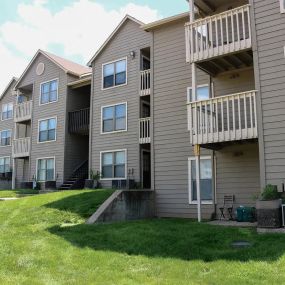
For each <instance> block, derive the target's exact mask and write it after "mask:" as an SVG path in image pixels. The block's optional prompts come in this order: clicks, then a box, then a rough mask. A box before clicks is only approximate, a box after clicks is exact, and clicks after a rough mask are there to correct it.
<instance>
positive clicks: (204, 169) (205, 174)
mask: <svg viewBox="0 0 285 285" xmlns="http://www.w3.org/2000/svg"><path fill="white" fill-rule="evenodd" d="M188 176H189V177H188V179H189V185H188V187H189V203H190V204H196V203H197V188H196V185H197V183H196V161H195V157H189V159H188ZM213 181H214V179H213V162H212V158H211V156H202V157H201V160H200V186H201V201H202V204H212V203H213V196H214V194H213V189H214V187H213V185H214V182H213Z"/></svg>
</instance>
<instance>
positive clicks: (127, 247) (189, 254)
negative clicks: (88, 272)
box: [49, 195, 285, 262]
mask: <svg viewBox="0 0 285 285" xmlns="http://www.w3.org/2000/svg"><path fill="white" fill-rule="evenodd" d="M87 197H88V195H87ZM49 231H50V232H51V233H52V234H54V235H57V236H59V237H61V238H64V239H65V240H67V241H69V242H70V243H71V244H73V245H74V246H77V247H81V248H84V247H88V248H91V249H94V250H103V251H112V252H118V253H124V254H129V255H144V256H148V257H162V258H177V259H181V260H202V261H205V262H211V261H215V260H228V261H240V262H247V261H249V260H255V261H268V262H270V261H275V260H277V259H278V258H279V257H280V256H282V255H283V253H284V252H285V236H282V235H257V234H256V232H255V230H252V229H240V228H225V227H218V226H210V225H207V224H198V223H196V222H192V221H189V220H182V219H156V220H155V219H154V220H148V221H138V222H124V223H116V224H106V225H96V226H95V225H91V226H90V225H84V224H81V225H76V226H70V227H61V226H54V227H52V228H50V229H49ZM236 240H247V241H250V242H251V243H252V244H253V246H252V247H251V248H247V249H234V248H233V247H232V246H231V243H232V242H233V241H236Z"/></svg>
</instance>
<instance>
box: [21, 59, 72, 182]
mask: <svg viewBox="0 0 285 285" xmlns="http://www.w3.org/2000/svg"><path fill="white" fill-rule="evenodd" d="M39 62H43V63H44V64H45V70H44V73H43V74H42V75H40V76H38V75H36V67H37V65H38V63H39ZM53 79H58V101H57V102H54V103H51V104H46V105H41V106H40V105H39V101H40V84H41V83H43V82H46V81H49V80H53ZM29 84H33V86H34V87H33V114H32V124H31V126H32V131H31V136H32V139H31V155H30V166H29V171H28V172H29V174H28V175H26V174H25V176H28V180H32V179H33V177H34V176H35V175H36V162H37V159H38V158H43V157H55V161H56V165H55V168H56V170H55V173H56V178H57V185H58V186H59V185H60V184H61V183H62V181H63V176H64V143H65V123H66V93H67V86H66V84H67V75H66V73H65V72H64V71H63V70H62V69H60V68H59V67H58V66H56V65H55V64H54V63H53V62H51V61H50V60H48V59H47V58H46V57H44V56H43V55H41V54H40V55H39V56H38V57H37V58H36V59H35V60H34V62H33V64H32V66H31V67H30V69H29V70H28V72H27V73H26V74H25V76H24V77H23V78H22V80H21V82H20V84H19V86H18V87H19V88H20V87H23V86H26V85H29ZM50 117H56V118H57V131H56V141H55V142H47V143H38V120H41V119H45V118H50ZM24 172H25V173H26V171H24ZM19 175H20V176H22V173H19ZM17 178H18V179H21V177H18V175H17Z"/></svg>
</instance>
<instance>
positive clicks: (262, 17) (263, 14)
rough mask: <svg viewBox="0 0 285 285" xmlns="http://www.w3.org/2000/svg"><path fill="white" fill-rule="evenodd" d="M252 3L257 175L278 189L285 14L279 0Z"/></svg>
mask: <svg viewBox="0 0 285 285" xmlns="http://www.w3.org/2000/svg"><path fill="white" fill-rule="evenodd" d="M252 3H253V8H254V10H253V16H254V18H255V30H256V37H257V42H256V45H257V50H258V52H257V51H255V56H256V57H255V58H256V59H257V62H256V65H257V64H258V65H257V68H258V72H259V77H258V78H257V82H258V83H259V85H260V86H259V87H258V88H260V97H261V110H262V119H263V125H262V126H261V128H262V132H263V137H262V138H261V140H260V141H261V142H260V148H261V151H262V152H263V153H262V154H263V155H264V161H261V163H262V164H263V167H264V168H263V167H262V168H261V169H262V170H263V171H262V172H261V175H262V176H265V183H271V184H275V185H278V187H279V190H281V189H282V183H284V181H285V160H284V158H285V131H284V130H285V129H284V125H285V115H284V109H285V93H284V89H285V79H284V74H285V59H284V43H285V33H284V30H285V14H281V13H280V5H279V1H275V0H268V1H262V0H252ZM263 142H264V148H263Z"/></svg>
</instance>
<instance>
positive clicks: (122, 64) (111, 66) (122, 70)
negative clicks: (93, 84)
mask: <svg viewBox="0 0 285 285" xmlns="http://www.w3.org/2000/svg"><path fill="white" fill-rule="evenodd" d="M126 83H127V59H123V60H119V61H114V62H112V63H107V64H104V65H103V88H104V89H105V88H110V87H114V86H120V85H123V84H126Z"/></svg>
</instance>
